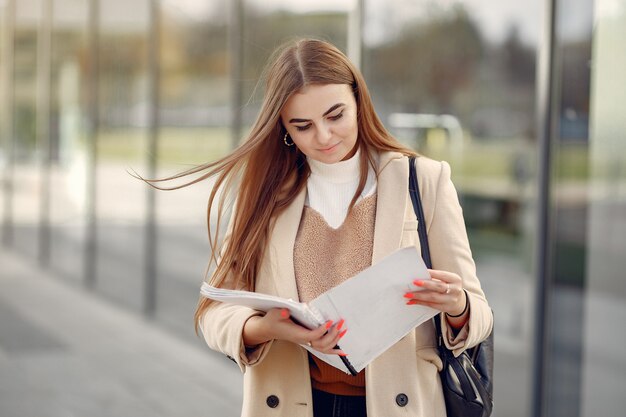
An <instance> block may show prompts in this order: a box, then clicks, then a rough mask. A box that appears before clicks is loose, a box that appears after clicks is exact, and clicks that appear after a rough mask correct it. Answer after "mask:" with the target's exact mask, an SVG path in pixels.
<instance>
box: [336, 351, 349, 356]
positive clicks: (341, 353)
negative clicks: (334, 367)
mask: <svg viewBox="0 0 626 417" xmlns="http://www.w3.org/2000/svg"><path fill="white" fill-rule="evenodd" d="M337 355H339V356H348V354H347V353H346V352H339V353H338V354H337Z"/></svg>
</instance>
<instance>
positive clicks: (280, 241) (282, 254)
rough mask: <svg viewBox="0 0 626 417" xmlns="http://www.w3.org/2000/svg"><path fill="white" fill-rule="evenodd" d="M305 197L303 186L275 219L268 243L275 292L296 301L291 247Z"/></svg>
mask: <svg viewBox="0 0 626 417" xmlns="http://www.w3.org/2000/svg"><path fill="white" fill-rule="evenodd" d="M305 198H306V187H303V188H302V191H300V193H299V194H298V195H297V196H296V198H295V199H294V200H293V202H292V203H291V204H290V205H289V207H287V208H286V209H285V212H284V213H282V214H281V215H280V216H278V218H277V219H276V223H275V224H274V227H273V229H272V234H271V237H270V244H269V250H270V253H269V257H270V259H271V265H272V270H273V273H272V275H273V276H271V277H269V278H270V279H272V280H273V281H274V283H275V291H276V294H277V295H278V296H280V297H283V298H291V299H292V300H296V301H299V297H298V287H297V286H296V274H295V270H294V265H293V248H294V245H295V242H296V235H297V234H298V227H299V225H300V218H301V217H302V210H303V209H304V201H305Z"/></svg>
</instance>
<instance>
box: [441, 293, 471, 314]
mask: <svg viewBox="0 0 626 417" xmlns="http://www.w3.org/2000/svg"><path fill="white" fill-rule="evenodd" d="M463 295H464V298H465V303H464V305H463V310H461V312H460V313H458V314H450V313H448V312H446V316H447V317H448V318H453V319H458V318H461V317H463V316H464V315H465V313H467V310H468V309H469V297H468V296H467V291H465V290H463Z"/></svg>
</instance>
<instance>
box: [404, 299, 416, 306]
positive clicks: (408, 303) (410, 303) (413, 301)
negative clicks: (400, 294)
mask: <svg viewBox="0 0 626 417" xmlns="http://www.w3.org/2000/svg"><path fill="white" fill-rule="evenodd" d="M413 304H417V300H409V301H407V302H406V305H408V306H410V305H413Z"/></svg>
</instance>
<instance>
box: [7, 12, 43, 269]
mask: <svg viewBox="0 0 626 417" xmlns="http://www.w3.org/2000/svg"><path fill="white" fill-rule="evenodd" d="M15 11H16V17H15V55H14V63H13V64H14V78H13V83H14V84H13V88H14V96H13V127H14V130H13V135H14V139H13V140H14V146H15V170H14V175H13V185H14V188H13V221H14V230H15V233H14V244H15V248H16V249H17V250H19V251H21V252H24V253H26V254H28V255H30V256H32V257H36V256H37V255H38V253H39V235H38V233H39V219H40V206H41V175H40V171H39V158H40V157H41V149H40V148H39V146H38V144H37V131H36V126H37V65H38V59H37V32H38V26H39V25H40V24H41V12H42V4H41V1H39V0H25V1H16V2H15Z"/></svg>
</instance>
